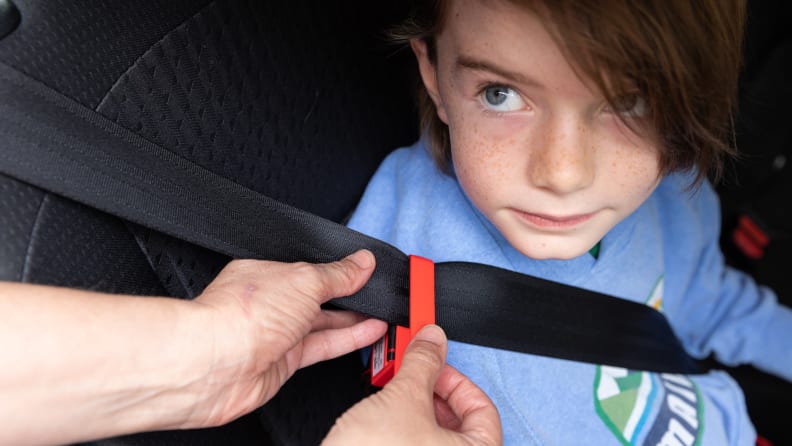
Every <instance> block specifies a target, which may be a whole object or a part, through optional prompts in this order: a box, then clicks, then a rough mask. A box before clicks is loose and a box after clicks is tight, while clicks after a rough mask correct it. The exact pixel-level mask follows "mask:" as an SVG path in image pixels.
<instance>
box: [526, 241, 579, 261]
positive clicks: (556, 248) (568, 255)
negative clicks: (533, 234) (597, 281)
mask: <svg viewBox="0 0 792 446" xmlns="http://www.w3.org/2000/svg"><path fill="white" fill-rule="evenodd" d="M512 246H514V248H515V249H516V250H517V251H519V252H520V253H521V254H522V255H524V256H526V257H529V258H531V259H535V260H570V259H574V258H576V257H580V256H582V255H584V254H588V252H589V250H590V249H591V247H588V248H586V247H585V246H582V247H581V246H563V244H558V243H557V244H551V243H548V246H519V245H515V244H512ZM592 246H593V245H592Z"/></svg>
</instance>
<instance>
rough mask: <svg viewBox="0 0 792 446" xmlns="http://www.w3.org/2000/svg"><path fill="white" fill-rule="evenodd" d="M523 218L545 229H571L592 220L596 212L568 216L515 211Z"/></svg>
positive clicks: (532, 224)
mask: <svg viewBox="0 0 792 446" xmlns="http://www.w3.org/2000/svg"><path fill="white" fill-rule="evenodd" d="M515 213H516V214H517V216H519V217H520V219H521V220H523V221H525V222H527V223H528V224H530V225H531V226H536V227H539V228H543V229H552V228H558V229H569V228H573V227H575V226H578V225H580V224H582V223H584V222H586V221H588V220H590V219H591V218H592V217H593V216H594V215H595V213H594V212H592V213H590V214H578V215H568V216H558V215H547V214H533V213H530V212H523V211H515Z"/></svg>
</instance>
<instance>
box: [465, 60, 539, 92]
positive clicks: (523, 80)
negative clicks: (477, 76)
mask: <svg viewBox="0 0 792 446" xmlns="http://www.w3.org/2000/svg"><path fill="white" fill-rule="evenodd" d="M455 68H456V69H457V70H459V69H464V68H467V69H470V70H476V71H488V72H490V73H493V74H496V75H498V76H500V77H503V78H506V79H509V80H512V81H514V82H517V83H519V84H523V85H531V86H534V87H538V88H544V85H542V84H541V83H540V82H539V81H537V80H535V79H533V78H531V77H530V76H525V75H524V74H521V73H517V72H515V71H510V70H508V69H506V68H503V67H499V66H497V65H495V64H493V63H492V62H489V61H485V60H481V59H476V58H473V57H470V56H465V55H460V56H457V59H456V65H455Z"/></svg>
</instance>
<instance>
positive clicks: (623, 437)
mask: <svg viewBox="0 0 792 446" xmlns="http://www.w3.org/2000/svg"><path fill="white" fill-rule="evenodd" d="M689 182H690V177H689V176H687V175H683V174H672V175H669V176H667V177H666V178H664V179H663V180H662V182H661V183H660V185H659V186H658V188H657V189H656V190H655V192H654V193H653V194H652V195H651V196H650V197H649V198H648V199H647V200H646V202H644V203H643V204H642V205H641V206H640V207H639V208H638V209H637V210H636V211H635V212H634V213H633V214H631V215H630V216H629V217H627V218H626V219H625V220H623V221H622V222H621V223H619V224H618V225H617V226H616V227H614V228H613V229H612V230H611V231H610V232H609V233H608V234H607V235H606V236H605V237H604V238H603V239H602V241H601V243H600V251H599V254H598V257H597V258H594V257H593V256H592V255H589V254H586V255H583V256H580V257H578V258H574V259H571V260H534V259H530V258H528V257H526V256H524V255H522V254H521V253H519V252H518V251H517V250H515V249H514V248H513V247H511V246H510V245H509V244H508V242H507V241H506V240H505V238H504V237H503V236H502V235H501V234H500V233H499V232H498V231H497V230H496V228H495V227H494V226H493V225H492V224H491V223H490V222H489V221H487V220H486V219H485V218H484V216H483V215H482V214H481V213H480V212H479V211H478V210H476V209H475V208H474V207H473V205H472V204H471V203H470V201H469V200H468V199H467V198H466V196H465V194H464V192H463V191H462V189H461V188H460V186H459V184H458V183H457V181H456V180H455V179H454V178H453V177H451V176H448V175H444V174H443V173H441V172H440V171H439V170H438V169H437V168H436V167H435V165H434V163H433V161H432V159H431V157H430V156H429V154H428V153H427V150H426V149H425V148H424V146H423V143H422V142H420V141H419V142H418V143H416V144H415V145H414V146H412V147H409V148H403V149H399V150H397V151H395V152H393V153H392V154H391V155H390V156H389V157H388V158H387V159H386V160H385V161H384V162H383V163H382V165H381V166H380V168H379V170H378V171H377V173H376V174H375V175H374V177H373V178H372V180H371V182H370V183H369V185H368V187H367V189H366V192H365V194H364V196H363V198H362V200H361V202H360V203H359V205H358V208H357V209H356V211H355V213H354V215H353V216H352V218H351V220H350V222H349V226H350V227H351V228H353V229H356V230H358V231H360V232H363V233H366V234H368V235H371V236H373V237H376V238H379V239H381V240H384V241H386V242H389V243H391V244H393V245H394V246H396V247H398V248H399V249H401V250H402V251H404V252H405V253H408V254H415V255H420V256H424V257H427V258H430V259H432V260H434V261H436V262H445V261H454V260H456V261H469V262H477V263H486V264H490V265H494V266H498V267H501V268H506V269H511V270H514V271H518V272H521V273H524V274H530V275H532V276H538V277H542V278H545V279H549V280H554V281H557V282H563V283H567V284H570V285H574V286H578V287H581V288H587V289H590V290H593V291H597V292H601V293H606V294H611V295H614V296H617V297H620V298H623V299H627V300H632V301H635V302H643V303H646V304H647V305H651V306H653V307H654V308H657V309H658V310H660V311H663V312H664V313H665V314H666V316H667V317H668V319H669V321H670V323H671V326H672V327H673V329H674V331H675V332H676V334H677V337H679V338H680V340H681V341H682V343H683V345H684V347H685V348H686V350H687V351H688V352H689V353H690V354H691V355H693V356H695V357H698V358H703V357H706V356H708V355H709V354H711V353H714V354H715V355H716V357H717V358H718V359H719V360H720V361H721V362H723V363H725V364H728V365H736V364H743V363H751V364H753V365H755V366H756V367H758V368H760V369H763V370H765V371H768V372H770V373H773V374H776V375H778V376H781V377H784V378H786V379H787V380H792V341H790V334H792V310H790V309H789V308H786V307H783V306H780V305H779V304H778V303H777V300H776V298H775V295H774V294H773V293H772V291H770V290H769V289H767V288H763V287H760V286H757V285H756V284H755V283H754V282H753V280H751V279H750V278H749V277H748V276H746V275H744V274H742V273H741V272H739V271H737V270H734V269H731V268H729V267H726V266H725V265H724V262H723V257H722V255H721V252H720V250H719V247H718V234H719V229H720V210H719V203H718V200H717V196H716V195H715V193H714V191H713V190H712V187H711V186H710V185H709V184H704V185H703V186H702V187H701V188H699V189H698V190H697V191H695V192H691V191H688V190H687V189H686V187H687V186H688V185H689ZM482 304H483V305H486V302H483V303H482ZM570 311H574V309H573V308H570ZM527 329H530V327H527ZM448 362H449V364H451V365H453V366H454V367H456V368H457V369H459V370H460V371H462V372H463V373H464V374H466V375H467V376H469V377H470V378H471V379H472V380H473V381H474V382H475V383H476V384H478V385H479V386H480V387H481V388H482V389H483V390H484V391H485V392H486V393H487V394H488V395H489V396H490V398H492V400H493V401H494V402H495V405H496V406H497V408H498V411H499V413H500V416H501V419H502V422H503V429H504V440H505V444H507V445H533V444H559V445H579V444H591V445H608V444H613V445H617V444H620V443H621V444H630V445H639V444H640V445H656V444H660V445H693V444H700V445H752V444H754V441H755V438H756V433H755V431H754V429H753V426H752V424H751V422H750V420H749V418H748V413H747V411H746V407H745V402H744V397H743V394H742V391H741V390H740V388H739V387H738V385H737V384H736V383H735V382H734V381H733V380H732V379H731V378H730V377H729V375H728V374H727V373H725V372H721V371H713V372H710V373H708V374H706V375H694V376H684V375H669V374H657V373H649V372H643V371H639V370H629V369H623V368H618V367H609V366H599V365H595V364H587V363H580V362H574V361H568V360H562V359H555V358H547V357H541V356H535V355H530V354H524V353H515V352H510V351H503V350H498V349H492V348H486V347H479V346H475V345H470V344H463V343H458V342H450V344H449V351H448Z"/></svg>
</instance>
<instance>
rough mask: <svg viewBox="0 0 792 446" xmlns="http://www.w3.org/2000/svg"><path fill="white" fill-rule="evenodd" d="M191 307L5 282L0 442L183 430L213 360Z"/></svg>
mask: <svg viewBox="0 0 792 446" xmlns="http://www.w3.org/2000/svg"><path fill="white" fill-rule="evenodd" d="M195 307H197V306H196V305H194V304H193V303H191V302H186V301H179V300H176V299H168V298H141V297H130V296H109V295H102V294H98V293H92V292H86V291H78V290H69V289H60V288H51V287H40V286H33V285H24V284H13V283H0V346H2V349H1V350H2V355H1V356H0V395H2V398H0V420H2V424H3V429H0V444H15V445H20V444H41V443H44V444H47V443H68V442H74V441H79V440H83V439H89V438H97V437H106V436H111V435H118V434H121V433H127V432H135V431H141V430H155V429H167V428H177V427H181V425H182V424H183V423H184V422H185V420H186V419H187V418H188V416H189V415H190V410H191V407H192V406H193V404H194V403H195V400H196V399H198V398H199V396H198V395H196V390H195V389H200V386H199V385H197V386H195V385H194V386H191V384H196V381H200V380H201V379H202V377H205V376H206V373H207V370H203V369H201V365H203V367H204V368H206V367H208V366H209V365H210V364H211V357H207V356H210V355H211V354H212V351H211V349H212V345H211V343H212V340H211V339H210V335H209V330H205V331H203V330H190V329H189V327H201V324H202V321H200V320H198V319H197V318H201V317H203V314H202V312H200V311H194V310H197V309H196V308H195ZM202 336H203V337H202Z"/></svg>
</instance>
